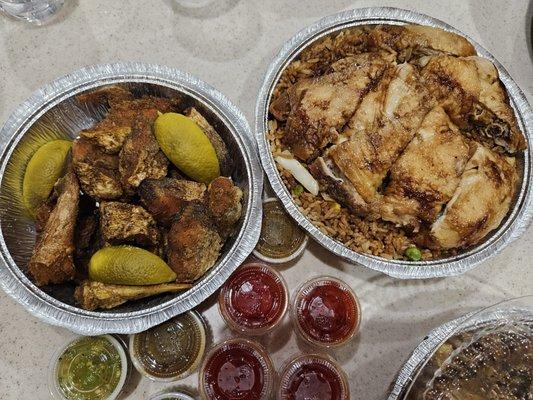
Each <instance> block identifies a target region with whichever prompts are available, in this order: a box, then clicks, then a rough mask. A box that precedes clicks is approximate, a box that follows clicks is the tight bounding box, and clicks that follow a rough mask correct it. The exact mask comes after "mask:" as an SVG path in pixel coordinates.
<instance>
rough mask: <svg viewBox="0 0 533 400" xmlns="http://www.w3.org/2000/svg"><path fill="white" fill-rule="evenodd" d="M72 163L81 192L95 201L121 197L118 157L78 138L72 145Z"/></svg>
mask: <svg viewBox="0 0 533 400" xmlns="http://www.w3.org/2000/svg"><path fill="white" fill-rule="evenodd" d="M72 163H73V167H74V170H75V171H76V175H77V177H78V179H79V180H80V184H81V188H82V190H83V191H84V192H85V193H87V194H88V195H89V196H91V197H93V198H94V199H96V200H113V199H118V198H120V197H122V195H123V193H124V192H123V190H122V185H121V184H120V176H119V173H118V156H116V155H111V154H106V153H105V152H104V151H103V150H102V149H101V148H100V147H99V146H96V145H94V144H92V143H90V142H89V141H87V139H84V138H78V139H76V140H75V141H74V143H73V144H72Z"/></svg>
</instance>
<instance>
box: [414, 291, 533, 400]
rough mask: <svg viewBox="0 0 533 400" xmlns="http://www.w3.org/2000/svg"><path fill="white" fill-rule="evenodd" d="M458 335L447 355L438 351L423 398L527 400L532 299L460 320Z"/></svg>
mask: <svg viewBox="0 0 533 400" xmlns="http://www.w3.org/2000/svg"><path fill="white" fill-rule="evenodd" d="M528 300H529V301H531V303H529V306H530V308H529V313H528V312H527V311H526V310H527V303H528ZM459 331H460V332H461V333H460V334H459V336H458V337H456V340H455V342H454V343H453V344H452V343H450V348H449V350H451V352H450V353H449V355H448V356H447V357H446V355H445V354H444V352H443V351H445V350H446V349H441V352H442V354H441V357H442V359H443V361H442V363H441V364H440V367H439V368H438V369H437V370H436V371H435V373H434V374H433V377H432V378H431V379H430V380H429V381H428V382H427V384H426V390H425V392H424V399H427V400H437V399H441V398H443V397H446V398H447V397H449V396H453V397H454V398H456V397H457V398H493V397H494V396H495V397H497V398H502V399H503V398H505V399H509V400H520V399H526V398H529V397H528V396H531V394H532V393H531V390H532V388H533V387H532V384H533V297H530V298H529V299H528V298H520V299H514V300H511V301H508V302H504V303H500V304H497V305H495V306H492V307H489V308H486V309H484V310H482V311H481V312H479V313H476V314H474V315H473V316H472V317H471V318H468V319H467V320H466V321H464V322H463V323H462V324H461V326H460V327H459Z"/></svg>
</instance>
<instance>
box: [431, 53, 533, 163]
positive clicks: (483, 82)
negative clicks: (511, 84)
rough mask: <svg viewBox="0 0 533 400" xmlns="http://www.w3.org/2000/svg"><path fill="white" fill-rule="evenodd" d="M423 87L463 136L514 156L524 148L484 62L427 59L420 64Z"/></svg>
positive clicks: (490, 68)
mask: <svg viewBox="0 0 533 400" xmlns="http://www.w3.org/2000/svg"><path fill="white" fill-rule="evenodd" d="M424 63H425V66H424V68H423V69H422V78H423V80H424V82H425V85H426V87H427V88H428V90H430V92H431V93H432V94H433V95H434V96H435V97H436V99H437V101H438V102H439V103H440V104H441V105H442V107H443V108H444V109H445V110H446V112H447V113H448V114H449V116H450V118H451V120H452V121H453V122H454V123H455V124H456V125H458V126H459V127H460V128H461V129H462V130H463V131H464V132H465V133H466V134H468V135H470V136H471V137H472V138H473V139H475V140H477V141H480V142H482V143H484V144H485V145H487V146H488V147H491V148H492V147H495V146H499V147H500V148H501V149H502V150H503V151H507V152H510V153H515V152H517V151H520V150H523V149H524V148H525V140H524V137H523V135H522V134H521V133H520V130H519V129H518V125H517V122H516V118H515V115H514V112H513V110H512V108H511V106H510V105H509V100H508V99H507V96H506V94H505V91H504V89H503V87H502V86H501V83H500V81H499V78H498V72H497V70H496V68H495V67H494V65H492V63H491V62H490V61H488V60H485V59H483V58H480V57H467V58H457V57H452V56H437V57H431V58H429V59H428V60H425V61H424Z"/></svg>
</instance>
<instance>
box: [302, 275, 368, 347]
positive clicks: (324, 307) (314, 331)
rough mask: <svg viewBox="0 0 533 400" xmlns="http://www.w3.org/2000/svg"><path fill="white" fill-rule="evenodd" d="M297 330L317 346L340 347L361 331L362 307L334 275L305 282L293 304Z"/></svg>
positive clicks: (350, 291) (345, 285) (349, 290)
mask: <svg viewBox="0 0 533 400" xmlns="http://www.w3.org/2000/svg"><path fill="white" fill-rule="evenodd" d="M292 317H293V319H294V324H295V326H296V328H297V329H296V331H297V332H298V333H299V334H300V336H301V337H302V338H303V339H305V340H306V341H308V342H309V343H311V344H313V345H315V346H318V347H325V348H331V347H338V346H342V345H345V344H346V343H348V342H349V341H350V340H351V339H352V338H353V337H354V336H355V334H356V333H357V332H358V331H359V326H360V324H361V306H360V304H359V299H358V298H357V296H356V295H355V292H354V291H353V290H352V289H351V288H350V286H348V285H347V284H346V283H344V282H343V281H341V280H339V279H337V278H333V277H331V276H321V277H317V278H313V279H311V280H309V281H307V282H305V283H303V284H302V285H301V286H300V287H299V288H298V289H297V290H296V293H295V295H294V298H293V302H292Z"/></svg>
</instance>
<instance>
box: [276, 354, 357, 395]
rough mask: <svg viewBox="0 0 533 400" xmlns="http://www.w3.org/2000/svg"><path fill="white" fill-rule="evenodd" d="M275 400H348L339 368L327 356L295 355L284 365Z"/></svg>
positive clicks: (341, 371)
mask: <svg viewBox="0 0 533 400" xmlns="http://www.w3.org/2000/svg"><path fill="white" fill-rule="evenodd" d="M277 399H278V400H289V399H290V400H307V399H320V400H349V399H350V388H349V385H348V379H347V377H346V374H345V373H344V371H343V370H342V368H341V367H340V366H339V365H338V364H337V363H336V362H335V361H333V359H331V357H328V356H325V355H319V354H304V355H299V356H297V357H295V358H293V359H292V360H290V361H289V362H287V363H286V364H285V367H284V368H283V370H282V372H281V376H280V384H279V388H278V392H277Z"/></svg>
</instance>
